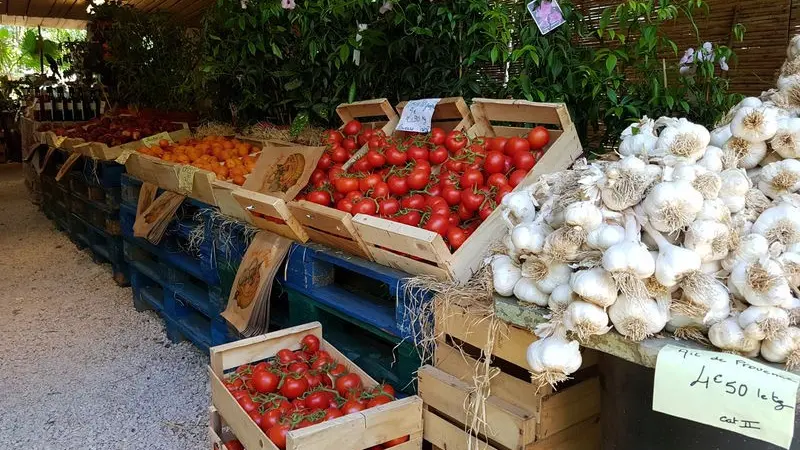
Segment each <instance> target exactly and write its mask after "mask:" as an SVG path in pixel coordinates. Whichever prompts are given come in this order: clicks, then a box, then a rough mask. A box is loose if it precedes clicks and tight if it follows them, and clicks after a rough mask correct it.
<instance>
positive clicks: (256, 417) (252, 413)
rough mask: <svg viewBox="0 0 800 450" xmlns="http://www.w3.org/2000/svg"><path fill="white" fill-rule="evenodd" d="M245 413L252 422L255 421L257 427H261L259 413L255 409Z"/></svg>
mask: <svg viewBox="0 0 800 450" xmlns="http://www.w3.org/2000/svg"><path fill="white" fill-rule="evenodd" d="M247 415H248V416H250V419H251V420H252V421H253V422H255V423H256V425H258V427H259V428H261V414H259V412H258V410H257V409H256V410H253V411H250V412H249V413H247Z"/></svg>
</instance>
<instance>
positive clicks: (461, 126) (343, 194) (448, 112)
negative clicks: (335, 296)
mask: <svg viewBox="0 0 800 450" xmlns="http://www.w3.org/2000/svg"><path fill="white" fill-rule="evenodd" d="M383 105H384V106H383V108H384V109H385V110H388V108H391V106H390V105H388V102H385V103H384V104H383ZM405 105H406V102H401V103H399V104H398V105H397V110H398V111H399V112H401V113H402V111H403V109H404V107H405ZM339 109H340V111H342V112H343V113H344V114H341V113H340V116H341V117H342V120H343V121H344V122H345V123H344V125H343V126H342V127H340V128H339V130H329V131H328V132H327V134H326V136H325V138H324V140H325V144H326V145H327V149H326V152H325V154H323V156H322V158H320V160H319V163H318V164H317V170H315V171H314V173H312V175H311V180H310V181H311V182H310V183H309V186H308V187H307V188H306V190H305V191H304V192H303V193H302V194H301V196H300V197H299V198H298V201H295V202H292V203H290V205H289V206H290V208H291V209H292V210H293V211H294V212H295V216H296V217H298V220H300V221H301V222H303V225H304V228H305V229H306V232H307V233H308V235H309V237H310V238H311V240H313V241H316V242H319V243H321V244H325V245H328V246H330V247H333V248H338V249H341V250H344V251H347V252H349V253H351V254H354V255H357V256H361V257H363V258H366V259H370V260H371V259H373V255H372V252H370V250H369V246H368V244H366V243H365V242H364V241H363V240H362V239H361V237H360V235H359V233H358V231H357V229H356V228H355V226H354V223H353V216H355V215H357V214H360V213H361V214H373V215H374V214H384V212H381V211H380V205H381V203H382V200H386V199H389V198H392V197H393V196H394V194H392V193H391V192H390V191H389V186H390V183H392V180H394V178H393V177H391V175H394V174H395V172H392V173H389V171H390V170H391V169H394V170H395V171H396V172H397V173H400V172H401V171H402V170H406V169H407V170H409V171H410V169H411V168H410V166H407V163H408V162H409V161H412V160H413V156H414V155H416V156H418V157H420V158H422V157H424V158H425V159H426V160H427V159H428V151H427V150H425V151H424V155H423V148H422V147H424V144H423V143H422V142H423V139H424V136H421V135H419V134H416V133H407V132H403V131H399V130H396V129H395V127H396V125H397V122H398V121H399V116H398V115H397V114H396V113H395V115H394V116H393V118H392V120H391V121H389V122H388V124H387V126H384V127H383V128H381V129H377V128H376V127H374V126H372V124H365V123H363V122H362V121H360V120H358V119H359V118H361V117H362V116H357V115H354V114H351V113H349V112H350V111H351V105H342V106H340V107H339ZM386 116H387V117H388V116H389V114H388V113H387V114H386ZM472 124H473V122H472V118H471V116H470V112H469V108H468V107H467V104H466V102H465V101H464V99H463V98H461V97H451V98H443V99H441V100H439V102H438V103H437V104H436V107H435V109H434V111H433V116H432V118H431V125H432V126H434V127H436V128H438V129H440V130H444V131H451V130H460V131H461V132H462V133H465V132H466V130H467V129H469V128H470V127H471V126H472ZM358 147H360V149H359V150H358V151H357V152H353V151H351V150H348V149H355V148H358ZM440 151H441V149H440ZM433 153H434V154H433V158H434V161H435V160H436V158H437V154H439V153H440V152H439V153H437V152H433ZM429 167H431V166H430V165H429ZM415 186H416V185H415ZM417 188H420V186H417ZM410 190H411V188H409V192H410ZM385 208H389V210H390V211H391V208H392V205H390V204H387V205H385ZM399 209H400V208H399V204H398V208H397V210H398V211H399Z"/></svg>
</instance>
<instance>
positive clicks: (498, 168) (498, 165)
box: [483, 152, 506, 174]
mask: <svg viewBox="0 0 800 450" xmlns="http://www.w3.org/2000/svg"><path fill="white" fill-rule="evenodd" d="M505 160H506V156H505V155H504V154H502V153H500V152H489V153H488V154H487V155H486V159H485V160H484V162H483V169H484V170H486V173H488V174H494V173H500V172H502V171H503V168H504V164H505Z"/></svg>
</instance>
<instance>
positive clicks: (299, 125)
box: [289, 112, 309, 138]
mask: <svg viewBox="0 0 800 450" xmlns="http://www.w3.org/2000/svg"><path fill="white" fill-rule="evenodd" d="M308 121H309V119H308V113H305V112H302V113H300V114H298V115H297V117H295V118H294V121H293V122H292V125H291V126H290V127H289V135H290V136H292V137H295V138H296V137H297V136H300V133H302V132H303V130H305V129H306V127H307V126H308Z"/></svg>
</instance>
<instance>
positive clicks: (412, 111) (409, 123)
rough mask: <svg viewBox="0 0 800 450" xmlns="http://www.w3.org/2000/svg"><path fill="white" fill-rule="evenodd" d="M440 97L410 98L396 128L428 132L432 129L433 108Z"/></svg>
mask: <svg viewBox="0 0 800 450" xmlns="http://www.w3.org/2000/svg"><path fill="white" fill-rule="evenodd" d="M439 100H440V99H438V98H425V99H422V100H410V101H409V102H408V103H406V106H405V108H403V112H402V114H400V122H399V123H398V124H397V127H396V128H395V129H397V130H399V131H411V132H415V133H428V132H430V131H431V119H432V118H433V110H434V109H435V108H436V105H437V104H438V103H439Z"/></svg>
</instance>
